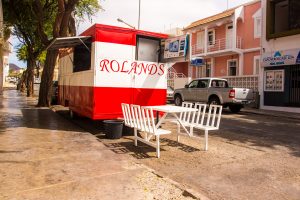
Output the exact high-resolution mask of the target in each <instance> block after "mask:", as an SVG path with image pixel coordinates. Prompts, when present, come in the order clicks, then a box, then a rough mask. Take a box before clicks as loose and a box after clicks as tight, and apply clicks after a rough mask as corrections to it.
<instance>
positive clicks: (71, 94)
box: [48, 24, 168, 119]
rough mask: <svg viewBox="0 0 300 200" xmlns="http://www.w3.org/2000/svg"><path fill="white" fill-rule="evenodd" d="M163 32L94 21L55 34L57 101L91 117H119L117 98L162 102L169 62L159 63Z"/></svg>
mask: <svg viewBox="0 0 300 200" xmlns="http://www.w3.org/2000/svg"><path fill="white" fill-rule="evenodd" d="M167 37H168V36H167V35H165V34H161V33H154V32H148V31H142V30H136V29H129V28H121V27H116V26H109V25H102V24H95V25H93V26H92V27H90V28H89V29H87V30H86V31H84V32H83V33H82V34H81V35H80V36H78V37H67V38H57V39H56V40H54V41H53V42H52V43H51V44H50V45H49V47H48V48H49V49H51V48H52V49H55V48H56V49H60V57H59V72H58V73H59V76H58V77H59V78H58V85H59V95H58V100H59V103H60V104H61V105H64V106H69V108H70V111H71V112H73V113H78V114H80V115H83V116H86V117H89V118H91V119H116V118H118V117H122V109H121V103H130V104H138V105H164V104H165V103H166V89H167V71H168V66H167V65H166V64H164V63H160V62H159V61H160V55H161V53H160V49H161V40H162V39H166V38H167Z"/></svg>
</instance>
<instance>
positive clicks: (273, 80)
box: [264, 70, 284, 92]
mask: <svg viewBox="0 0 300 200" xmlns="http://www.w3.org/2000/svg"><path fill="white" fill-rule="evenodd" d="M264 80H265V84H264V85H265V89H264V91H267V92H283V91H284V70H267V71H265V78H264Z"/></svg>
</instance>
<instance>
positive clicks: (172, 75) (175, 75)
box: [167, 67, 186, 88]
mask: <svg viewBox="0 0 300 200" xmlns="http://www.w3.org/2000/svg"><path fill="white" fill-rule="evenodd" d="M185 77H186V76H185V75H184V74H183V73H177V72H176V70H175V69H174V68H173V67H170V68H169V70H168V74H167V85H168V86H170V87H172V88H174V79H175V78H185Z"/></svg>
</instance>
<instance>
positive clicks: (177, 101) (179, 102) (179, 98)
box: [174, 94, 182, 106]
mask: <svg viewBox="0 0 300 200" xmlns="http://www.w3.org/2000/svg"><path fill="white" fill-rule="evenodd" d="M174 103H175V105H176V106H181V105H182V98H181V96H180V94H176V95H175V99H174Z"/></svg>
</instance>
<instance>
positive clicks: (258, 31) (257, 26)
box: [254, 17, 261, 38]
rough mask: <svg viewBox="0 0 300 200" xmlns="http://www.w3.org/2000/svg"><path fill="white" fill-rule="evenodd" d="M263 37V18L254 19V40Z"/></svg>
mask: <svg viewBox="0 0 300 200" xmlns="http://www.w3.org/2000/svg"><path fill="white" fill-rule="evenodd" d="M260 36H261V18H260V17H257V18H254V38H260Z"/></svg>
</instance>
